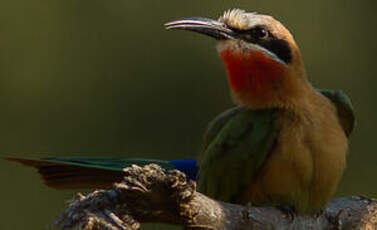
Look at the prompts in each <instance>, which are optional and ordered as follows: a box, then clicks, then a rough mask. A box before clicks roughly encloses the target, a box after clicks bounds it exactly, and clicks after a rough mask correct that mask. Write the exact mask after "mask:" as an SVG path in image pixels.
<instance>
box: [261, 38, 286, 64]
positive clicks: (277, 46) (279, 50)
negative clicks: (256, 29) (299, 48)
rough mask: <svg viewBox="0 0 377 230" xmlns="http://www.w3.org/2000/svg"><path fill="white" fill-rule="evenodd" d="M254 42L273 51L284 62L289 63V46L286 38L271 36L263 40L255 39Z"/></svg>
mask: <svg viewBox="0 0 377 230" xmlns="http://www.w3.org/2000/svg"><path fill="white" fill-rule="evenodd" d="M256 44H258V45H260V46H262V47H263V48H265V49H267V50H269V51H270V52H272V53H274V54H275V55H276V56H277V57H278V58H280V59H281V60H282V61H284V62H285V63H286V64H289V63H290V62H291V61H292V52H291V47H290V46H289V44H288V42H287V41H286V40H283V39H278V38H275V37H271V38H270V39H267V40H264V41H263V40H261V41H257V42H256Z"/></svg>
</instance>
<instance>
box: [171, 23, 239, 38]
mask: <svg viewBox="0 0 377 230" xmlns="http://www.w3.org/2000/svg"><path fill="white" fill-rule="evenodd" d="M165 28H166V29H167V30H189V31H194V32H197V33H200V34H205V35H207V36H210V37H212V38H215V39H216V40H225V39H231V38H234V35H235V33H234V32H233V31H232V30H231V29H229V28H227V27H226V26H225V24H224V23H221V22H218V21H216V20H213V19H209V18H202V17H192V18H182V19H179V20H176V21H172V22H168V23H166V24H165Z"/></svg>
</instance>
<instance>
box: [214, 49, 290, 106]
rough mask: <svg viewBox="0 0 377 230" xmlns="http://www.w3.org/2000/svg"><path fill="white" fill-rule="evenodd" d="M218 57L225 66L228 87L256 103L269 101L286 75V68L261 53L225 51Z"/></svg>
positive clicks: (256, 51)
mask: <svg viewBox="0 0 377 230" xmlns="http://www.w3.org/2000/svg"><path fill="white" fill-rule="evenodd" d="M220 57H221V59H222V61H223V63H224V64H225V66H226V71H227V74H228V80H229V84H230V87H231V88H232V90H233V91H234V92H235V93H241V94H247V95H249V97H251V98H254V99H256V100H258V101H261V100H271V99H273V98H272V97H274V95H276V91H278V89H279V86H280V83H281V81H282V80H283V78H284V77H285V75H286V66H284V64H282V63H279V62H277V61H275V60H273V59H271V58H269V57H268V56H266V55H265V54H264V53H263V52H262V51H258V50H255V51H252V52H250V53H248V54H245V53H241V52H234V51H231V50H225V51H223V52H221V53H220Z"/></svg>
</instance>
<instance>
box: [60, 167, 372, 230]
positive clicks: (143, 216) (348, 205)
mask: <svg viewBox="0 0 377 230" xmlns="http://www.w3.org/2000/svg"><path fill="white" fill-rule="evenodd" d="M124 172H125V177H124V179H123V181H122V182H121V183H117V184H114V188H113V189H111V190H97V191H94V192H93V193H90V194H88V195H87V196H83V195H81V194H78V195H77V197H76V199H75V200H74V201H73V202H72V203H71V204H70V206H69V207H68V208H67V210H66V211H65V212H64V214H63V215H61V216H60V217H59V218H58V219H57V220H56V221H55V225H56V226H58V225H60V226H62V227H63V229H66V228H73V227H77V229H84V230H99V229H106V230H123V229H127V230H135V229H139V227H140V223H147V222H160V223H168V224H174V225H181V226H185V227H186V228H187V229H227V230H238V229H246V230H247V229H262V230H263V229H368V230H369V229H377V200H375V199H368V198H363V197H356V196H354V197H347V198H338V199H334V200H332V201H331V202H330V204H329V206H328V207H327V209H326V210H324V211H323V212H322V213H321V214H317V215H306V216H297V215H295V216H294V217H293V218H292V216H289V215H286V214H285V213H284V212H282V211H280V210H278V209H276V208H273V207H246V206H240V205H234V204H229V203H223V202H218V201H215V200H213V199H211V198H209V197H206V196H205V195H203V194H201V193H199V192H196V184H195V182H193V181H187V180H186V176H185V174H183V173H182V172H180V171H177V170H171V171H169V172H168V173H165V171H164V170H163V169H162V168H160V167H159V166H158V165H155V164H150V165H146V166H144V167H139V166H136V165H134V166H132V167H130V168H126V169H125V170H124Z"/></svg>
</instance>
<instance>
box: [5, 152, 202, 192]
mask: <svg viewBox="0 0 377 230" xmlns="http://www.w3.org/2000/svg"><path fill="white" fill-rule="evenodd" d="M6 160H9V161H13V162H18V163H21V164H23V165H26V166H31V167H34V168H36V169H37V170H38V173H39V174H40V175H41V177H42V179H43V182H44V184H45V185H47V186H48V187H51V188H54V189H86V188H91V189H94V188H97V189H98V188H103V189H106V188H109V187H111V186H112V184H113V183H115V182H119V181H121V180H122V178H123V176H124V174H123V168H125V167H129V166H131V165H133V164H136V165H139V166H143V165H146V164H151V163H154V164H158V165H160V166H161V167H162V168H164V169H167V170H170V169H178V170H180V171H182V172H184V173H185V174H186V175H187V176H188V177H189V179H192V180H195V179H196V175H197V172H198V167H197V166H196V160H173V161H163V160H148V159H120V158H58V157H48V158H40V159H27V158H13V157H12V158H6Z"/></svg>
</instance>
